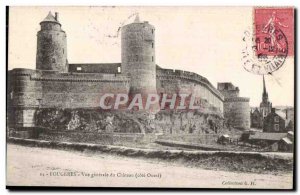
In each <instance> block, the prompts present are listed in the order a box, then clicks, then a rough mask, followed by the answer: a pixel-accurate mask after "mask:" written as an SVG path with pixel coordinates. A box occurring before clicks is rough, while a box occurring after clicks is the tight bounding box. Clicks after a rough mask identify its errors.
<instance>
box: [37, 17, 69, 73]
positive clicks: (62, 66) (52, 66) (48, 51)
mask: <svg viewBox="0 0 300 195" xmlns="http://www.w3.org/2000/svg"><path fill="white" fill-rule="evenodd" d="M40 25H41V30H40V31H39V32H38V33H37V55H36V69H39V70H55V71H59V72H66V71H67V39H66V37H67V36H66V33H65V32H64V31H63V30H62V29H61V24H60V23H59V21H58V13H55V17H54V16H53V15H52V14H51V12H49V14H48V16H47V17H46V18H45V19H44V20H43V21H42V22H41V23H40Z"/></svg>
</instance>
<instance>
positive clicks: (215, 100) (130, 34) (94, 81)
mask: <svg viewBox="0 0 300 195" xmlns="http://www.w3.org/2000/svg"><path fill="white" fill-rule="evenodd" d="M40 26H41V30H40V31H39V32H38V33H37V55H36V69H35V70H32V69H24V68H17V69H13V70H11V71H9V72H8V78H9V79H8V93H7V95H8V98H7V99H8V107H9V108H10V109H11V110H12V112H13V116H14V122H13V123H14V125H15V126H16V127H34V126H35V113H36V110H37V109H47V108H69V109H76V108H87V109H93V108H99V98H100V97H101V95H102V94H104V93H113V94H114V93H126V94H136V93H141V94H147V93H157V94H179V93H185V94H193V95H195V96H196V97H197V101H196V103H197V104H199V105H201V108H202V109H201V112H205V113H214V114H219V115H220V116H223V113H224V111H223V107H224V109H225V117H227V116H230V115H229V114H226V113H227V111H226V110H230V111H229V112H233V113H234V115H233V117H235V118H236V119H233V120H234V122H233V124H234V126H236V127H240V128H244V129H247V128H249V127H250V124H249V120H250V116H248V115H249V99H248V98H240V97H238V95H237V94H235V95H233V96H232V97H231V96H230V97H229V96H228V94H231V93H229V92H228V93H225V91H226V90H227V89H228V88H227V87H226V86H227V85H225V87H223V85H222V84H219V86H218V88H219V90H221V92H223V93H221V92H220V91H219V90H217V89H216V88H215V87H214V86H213V85H212V84H211V83H210V82H209V81H208V80H207V79H206V78H205V77H203V76H200V75H198V74H196V73H193V72H188V71H182V70H173V69H164V68H162V67H160V66H158V65H157V64H156V62H155V27H154V26H153V25H151V24H149V23H148V22H146V21H144V22H141V21H140V19H139V17H138V16H137V17H136V18H135V20H134V22H133V23H130V24H127V25H125V26H123V27H122V29H121V63H104V64H103V63H102V64H74V63H69V61H68V58H67V35H66V32H65V31H63V30H62V27H61V26H62V25H61V23H60V22H59V18H58V13H55V16H53V15H52V14H51V12H49V14H48V16H47V17H46V18H45V19H44V20H43V21H42V22H41V23H40ZM227 91H228V90H227ZM231 92H232V91H231ZM234 93H236V91H235V92H234ZM224 97H225V98H224ZM224 100H225V101H224ZM224 105H225V106H224ZM229 107H230V109H229Z"/></svg>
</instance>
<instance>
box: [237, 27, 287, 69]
mask: <svg viewBox="0 0 300 195" xmlns="http://www.w3.org/2000/svg"><path fill="white" fill-rule="evenodd" d="M250 32H251V31H245V32H244V37H243V42H244V43H245V48H244V49H243V51H242V54H243V56H242V63H243V67H244V69H245V70H246V71H248V72H250V73H253V74H259V75H266V74H271V73H272V72H274V71H276V70H278V69H279V68H280V67H282V65H283V64H284V62H285V59H286V57H287V55H288V41H287V38H286V36H285V34H284V33H283V32H282V31H281V30H280V29H275V30H273V31H260V32H257V33H256V34H254V35H253V34H252V33H250Z"/></svg>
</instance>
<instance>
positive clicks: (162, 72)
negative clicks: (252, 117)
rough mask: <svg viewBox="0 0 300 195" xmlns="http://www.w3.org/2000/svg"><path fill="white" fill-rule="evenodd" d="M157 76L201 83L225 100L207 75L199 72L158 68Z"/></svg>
mask: <svg viewBox="0 0 300 195" xmlns="http://www.w3.org/2000/svg"><path fill="white" fill-rule="evenodd" d="M157 78H159V79H161V80H163V79H169V80H170V79H179V80H186V81H190V82H193V83H195V84H201V85H203V86H205V87H207V89H208V90H210V91H211V92H212V93H213V94H214V95H216V96H217V97H218V98H219V99H220V100H221V101H224V96H223V95H222V94H221V93H220V92H219V91H218V90H217V89H216V88H215V87H214V86H213V85H212V84H211V83H210V82H209V81H208V80H207V79H206V78H205V77H203V76H201V75H199V74H197V73H194V72H189V71H183V70H177V69H158V70H157Z"/></svg>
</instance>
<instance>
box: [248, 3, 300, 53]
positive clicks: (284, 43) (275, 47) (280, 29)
mask: <svg viewBox="0 0 300 195" xmlns="http://www.w3.org/2000/svg"><path fill="white" fill-rule="evenodd" d="M254 25H255V29H254V30H255V43H256V46H257V48H256V49H257V50H256V52H257V55H268V56H276V55H287V56H293V55H294V9H293V8H291V7H289V8H254Z"/></svg>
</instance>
